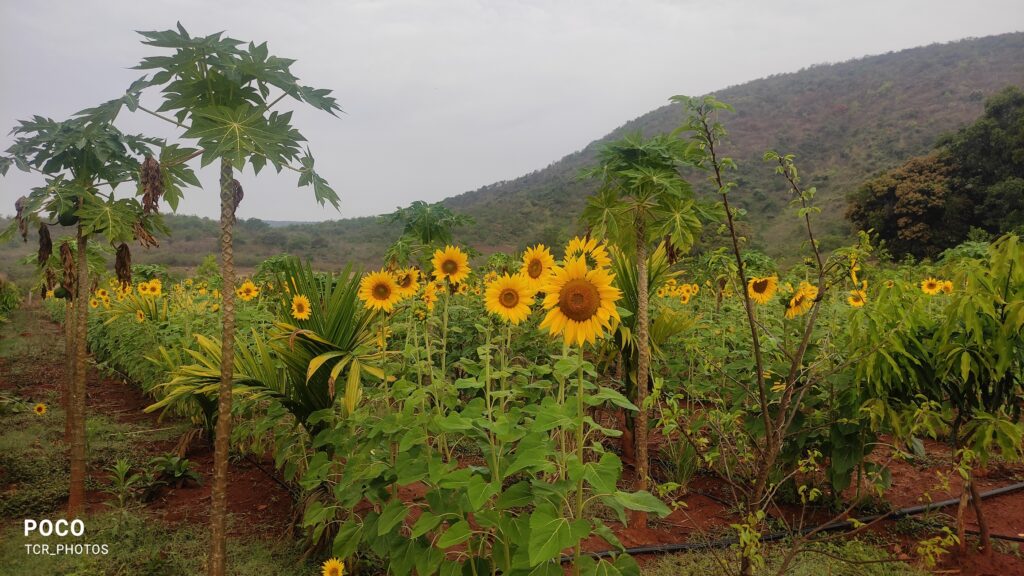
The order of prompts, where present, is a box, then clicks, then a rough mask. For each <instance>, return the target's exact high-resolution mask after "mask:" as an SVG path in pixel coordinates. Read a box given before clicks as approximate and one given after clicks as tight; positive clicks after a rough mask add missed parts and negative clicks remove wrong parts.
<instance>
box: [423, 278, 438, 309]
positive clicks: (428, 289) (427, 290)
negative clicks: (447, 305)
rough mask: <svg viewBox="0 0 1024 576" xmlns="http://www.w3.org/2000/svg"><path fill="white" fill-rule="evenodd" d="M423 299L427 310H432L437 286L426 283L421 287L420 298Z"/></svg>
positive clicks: (435, 299)
mask: <svg viewBox="0 0 1024 576" xmlns="http://www.w3.org/2000/svg"><path fill="white" fill-rule="evenodd" d="M420 298H422V299H423V303H424V304H426V305H427V310H428V311H430V310H433V309H434V304H437V284H435V283H434V282H428V283H427V285H426V286H424V287H423V295H422V296H420Z"/></svg>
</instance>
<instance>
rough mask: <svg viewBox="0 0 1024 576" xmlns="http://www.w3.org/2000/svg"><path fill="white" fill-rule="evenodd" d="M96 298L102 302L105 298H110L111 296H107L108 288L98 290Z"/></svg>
mask: <svg viewBox="0 0 1024 576" xmlns="http://www.w3.org/2000/svg"><path fill="white" fill-rule="evenodd" d="M96 297H97V298H99V299H100V300H103V299H104V298H108V297H109V296H108V294H107V289H106V288H100V289H99V290H97V291H96Z"/></svg>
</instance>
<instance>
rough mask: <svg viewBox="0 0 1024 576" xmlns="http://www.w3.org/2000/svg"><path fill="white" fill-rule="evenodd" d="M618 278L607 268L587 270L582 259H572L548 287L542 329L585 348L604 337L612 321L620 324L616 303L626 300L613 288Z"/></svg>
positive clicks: (554, 271) (551, 278)
mask: <svg viewBox="0 0 1024 576" xmlns="http://www.w3.org/2000/svg"><path fill="white" fill-rule="evenodd" d="M614 279H615V275H614V274H612V273H610V272H608V271H607V270H605V269H604V268H595V269H592V270H588V269H587V263H586V261H585V260H584V259H583V258H582V257H581V258H574V259H570V260H568V261H567V262H566V264H565V266H564V267H562V268H559V267H557V266H556V267H555V268H553V269H552V270H551V275H550V276H549V277H548V281H547V283H546V284H545V285H544V292H545V293H546V294H547V296H545V297H544V308H546V309H547V310H548V313H547V316H545V317H544V321H543V322H541V323H540V327H541V328H546V329H548V331H549V332H550V334H551V335H552V336H556V335H559V334H561V335H562V337H563V338H564V341H565V343H566V344H576V345H577V346H582V345H583V343H584V342H590V343H591V344H593V343H594V341H595V340H596V339H597V338H602V337H604V330H605V329H609V330H610V329H611V327H612V319H614V320H616V321H618V319H619V312H618V310H616V309H615V302H616V301H617V300H618V299H619V298H621V297H622V293H621V292H620V291H619V289H618V288H616V287H614V286H612V281H613V280H614Z"/></svg>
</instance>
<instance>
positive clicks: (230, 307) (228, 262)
mask: <svg viewBox="0 0 1024 576" xmlns="http://www.w3.org/2000/svg"><path fill="white" fill-rule="evenodd" d="M231 182H232V170H231V161H230V160H227V159H221V162H220V251H221V263H220V264H221V265H220V275H221V287H220V299H221V306H220V308H221V315H222V316H221V318H222V320H223V330H222V333H221V361H220V389H219V399H218V405H217V427H216V428H217V429H216V435H215V439H214V449H213V450H214V451H213V487H212V489H211V500H212V506H211V509H210V562H209V574H210V576H224V574H225V571H226V565H227V550H226V549H227V528H226V524H227V495H228V450H229V449H230V439H231V382H232V379H233V378H234V365H235V263H234V247H233V244H232V239H231V234H232V228H233V225H234V221H235V194H234V190H233V189H232V187H231Z"/></svg>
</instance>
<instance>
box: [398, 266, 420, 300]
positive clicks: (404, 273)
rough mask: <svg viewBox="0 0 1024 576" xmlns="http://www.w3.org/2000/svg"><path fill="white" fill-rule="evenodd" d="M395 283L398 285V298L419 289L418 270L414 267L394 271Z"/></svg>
mask: <svg viewBox="0 0 1024 576" xmlns="http://www.w3.org/2000/svg"><path fill="white" fill-rule="evenodd" d="M395 285H396V286H398V294H399V297H400V298H408V297H410V296H412V295H413V294H416V292H418V291H419V289H420V271H419V270H417V269H416V268H411V267H410V268H405V269H404V270H399V271H398V272H396V273H395Z"/></svg>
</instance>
